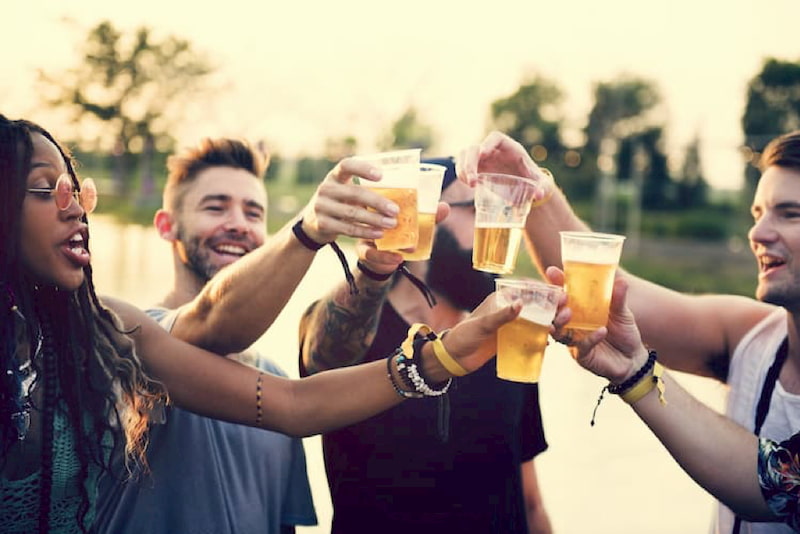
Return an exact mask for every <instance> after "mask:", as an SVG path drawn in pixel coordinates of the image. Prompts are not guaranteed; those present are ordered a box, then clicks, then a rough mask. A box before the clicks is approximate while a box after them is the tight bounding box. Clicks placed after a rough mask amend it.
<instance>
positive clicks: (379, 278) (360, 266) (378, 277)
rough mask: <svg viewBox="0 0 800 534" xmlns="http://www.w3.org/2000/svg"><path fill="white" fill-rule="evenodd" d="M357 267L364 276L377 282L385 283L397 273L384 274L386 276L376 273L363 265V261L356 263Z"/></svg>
mask: <svg viewBox="0 0 800 534" xmlns="http://www.w3.org/2000/svg"><path fill="white" fill-rule="evenodd" d="M356 267H358V270H359V271H361V272H362V273H364V276H366V277H367V278H369V279H370V280H375V281H376V282H385V281H386V280H388V279H389V278H391V277H392V276H394V273H396V272H397V271H392V272H390V273H384V274H381V273H376V272H375V271H373V270H372V269H370V268H369V267H367V266H366V265H364V264H363V263H361V260H359V261H357V262H356Z"/></svg>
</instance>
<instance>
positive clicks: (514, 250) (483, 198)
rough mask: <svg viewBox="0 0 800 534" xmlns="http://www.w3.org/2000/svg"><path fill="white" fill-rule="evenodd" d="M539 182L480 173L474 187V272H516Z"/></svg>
mask: <svg viewBox="0 0 800 534" xmlns="http://www.w3.org/2000/svg"><path fill="white" fill-rule="evenodd" d="M535 191H536V182H535V181H533V180H529V179H527V178H521V177H519V176H511V175H509V174H496V173H481V174H479V175H478V181H477V183H476V185H475V243H474V245H473V250H472V268H473V269H477V270H479V271H486V272H490V273H496V274H510V273H512V272H513V271H514V266H515V265H516V263H517V255H518V254H519V246H520V242H521V241H522V228H523V226H525V219H526V218H527V217H528V212H530V210H531V201H532V200H533V195H534V192H535Z"/></svg>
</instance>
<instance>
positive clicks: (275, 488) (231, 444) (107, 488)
mask: <svg viewBox="0 0 800 534" xmlns="http://www.w3.org/2000/svg"><path fill="white" fill-rule="evenodd" d="M168 167H169V171H170V173H169V178H168V182H167V186H166V189H165V191H164V206H163V209H161V210H159V211H158V213H157V214H156V216H155V225H156V228H157V229H158V231H159V233H160V235H161V236H162V237H163V238H164V239H166V240H168V241H170V242H172V244H173V256H174V261H173V263H174V275H175V276H174V285H173V288H172V290H171V291H170V292H169V293H168V294H167V295H166V296H165V298H164V299H163V301H162V303H161V305H160V306H159V307H157V308H153V309H151V310H149V311H148V313H149V314H150V315H151V316H152V317H153V318H155V319H156V320H157V321H158V322H159V323H160V324H161V325H162V326H163V327H164V328H165V329H167V330H169V331H171V332H172V333H173V334H174V335H176V336H177V337H181V338H183V339H186V340H187V341H192V340H193V338H192V335H193V334H192V329H193V328H196V325H197V324H198V323H199V322H202V320H201V318H202V317H208V321H209V322H210V321H212V320H213V321H215V324H224V320H223V319H224V318H223V319H220V318H216V317H213V316H211V315H210V314H211V313H212V312H213V307H212V306H211V305H210V302H213V300H211V301H210V300H209V296H208V288H207V287H206V286H207V285H210V284H208V282H209V280H211V278H212V277H214V276H215V275H216V274H217V272H219V271H220V270H222V269H223V268H224V267H226V266H227V265H230V264H232V263H234V262H237V261H239V260H240V259H241V258H243V257H245V256H252V257H256V254H249V253H250V252H252V251H254V250H255V249H257V248H259V247H261V246H262V245H263V244H264V242H265V239H266V210H267V194H266V189H265V187H264V183H263V181H262V179H261V176H263V173H264V170H265V168H266V158H265V157H264V156H263V155H262V154H260V153H258V152H257V151H255V150H253V149H251V148H250V147H249V145H247V144H245V143H243V142H240V141H235V140H230V139H216V140H205V141H204V142H203V143H201V144H200V145H199V146H198V147H196V148H194V149H190V150H188V151H186V152H185V153H183V154H180V155H178V156H173V157H172V158H170V160H169V163H168ZM285 243H286V246H285V247H284V248H283V249H279V250H277V251H275V252H274V254H273V256H274V257H273V259H274V260H275V261H276V265H278V264H280V263H279V261H280V260H282V261H283V266H284V267H287V268H291V266H292V264H291V261H292V258H291V257H287V256H288V255H289V254H292V250H289V252H288V253H286V254H284V251H285V250H286V249H289V248H290V247H295V248H298V247H302V245H301V244H299V243H296V240H286V242H285ZM300 253H302V254H306V252H305V251H302V250H301V252H300ZM259 254H260V253H259ZM258 259H259V263H260V267H259V268H260V269H261V270H262V271H263V270H265V269H267V268H268V267H265V266H264V264H265V263H266V262H267V261H268V260H267V259H265V258H258ZM239 267H240V266H237V270H238V271H242V273H241V274H246V273H247V272H248V270H247V265H246V264H245V263H244V262H243V263H242V265H241V267H242V268H241V269H240V268H239ZM293 276H294V275H293ZM275 278H277V276H276V277H273V279H272V280H274V281H275V283H276V284H279V283H280V280H275ZM237 279H244V278H243V277H240V278H237ZM239 285H242V284H239ZM226 287H227V286H226ZM261 293H271V294H272V296H273V297H274V296H275V295H276V294H279V293H280V291H279V290H276V291H274V292H267V291H262V292H261ZM289 294H291V293H290V292H289ZM253 298H256V295H253ZM284 303H285V301H282V300H281V299H280V298H278V299H277V302H276V303H275V304H274V305H273V306H272V308H270V311H269V313H272V311H273V310H274V312H275V315H277V312H278V311H279V310H280V308H281V307H282V306H283V304H284ZM253 306H254V307H253V309H254V312H255V311H256V310H263V309H264V308H265V306H266V305H265V304H264V301H260V302H254V303H253ZM272 318H273V319H274V317H272ZM261 320H262V322H264V319H263V317H262V318H261ZM268 322H271V321H268ZM223 333H224V329H219V335H220V336H221V335H222V334H223ZM212 348H213V347H212ZM228 357H229V358H235V359H238V360H240V361H242V362H244V363H247V364H250V365H256V366H258V367H259V368H261V369H263V370H265V371H266V372H270V373H273V374H278V375H284V376H285V373H284V372H283V371H282V370H281V369H280V368H279V367H278V366H277V365H275V364H274V363H272V362H270V361H268V360H266V359H264V358H261V357H258V355H256V354H255V353H254V352H253V351H251V350H247V351H244V352H242V353H239V354H232V355H229V356H228ZM253 395H254V398H255V391H254V392H253ZM147 458H148V463H149V472H145V471H141V472H136V473H134V476H133V478H132V479H131V480H118V478H115V477H113V476H105V477H103V479H102V480H101V483H100V494H99V500H98V515H97V521H96V525H95V528H96V529H97V531H98V532H100V533H109V534H110V533H114V534H120V533H130V534H134V533H136V534H139V533H143V532H146V533H149V534H175V533H192V534H199V533H209V534H211V533H213V534H233V533H237V534H242V533H244V534H248V533H259V534H264V533H274V534H279V533H287V532H293V531H294V527H295V525H315V524H316V523H317V517H316V513H315V510H314V505H313V501H312V499H311V490H310V487H309V482H308V476H307V473H306V460H305V453H304V450H303V444H302V441H301V440H300V439H298V438H291V437H289V436H286V435H284V434H279V433H276V432H270V431H265V430H261V429H257V428H250V427H246V426H242V425H236V424H231V423H227V422H223V421H218V420H215V419H209V418H206V417H201V416H199V415H196V414H193V413H191V412H188V411H185V410H181V409H179V408H176V407H173V406H168V407H166V408H165V413H164V418H163V421H162V422H161V423H159V424H154V425H152V426H151V428H150V443H149V446H148V450H147ZM118 476H119V474H117V477H118Z"/></svg>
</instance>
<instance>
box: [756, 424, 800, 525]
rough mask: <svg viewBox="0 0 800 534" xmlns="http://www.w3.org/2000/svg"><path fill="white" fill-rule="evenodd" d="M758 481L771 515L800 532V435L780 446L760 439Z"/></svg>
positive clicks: (783, 442)
mask: <svg viewBox="0 0 800 534" xmlns="http://www.w3.org/2000/svg"><path fill="white" fill-rule="evenodd" d="M758 482H759V484H760V486H761V494H762V495H763V496H764V500H765V501H766V502H767V506H769V508H770V510H772V513H774V514H775V515H776V516H778V517H780V518H781V520H782V521H784V522H785V523H787V524H788V525H789V526H791V527H792V528H793V529H794V530H795V531H797V532H800V516H799V515H798V514H800V506H798V504H800V503H799V502H798V500H799V499H800V433H797V434H795V435H794V436H792V437H791V438H789V439H787V440H786V441H782V442H781V443H776V442H775V441H772V440H769V439H766V438H761V439H759V442H758Z"/></svg>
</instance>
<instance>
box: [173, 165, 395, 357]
mask: <svg viewBox="0 0 800 534" xmlns="http://www.w3.org/2000/svg"><path fill="white" fill-rule="evenodd" d="M354 175H358V176H360V177H362V178H367V179H371V180H372V179H379V178H380V171H378V170H377V169H375V168H374V167H371V166H370V165H369V164H368V163H365V162H360V161H357V160H354V159H350V158H348V159H345V160H342V161H341V162H339V164H338V165H336V167H335V168H334V169H333V170H332V171H331V172H330V173H328V175H327V176H326V177H325V179H324V180H323V182H322V183H321V184H320V185H319V187H318V188H317V190H316V192H315V194H314V196H313V197H312V199H311V200H310V202H309V204H308V206H306V208H305V209H304V210H303V211H302V212H301V214H300V216H299V217H298V218H297V219H295V220H293V221H290V222H289V223H287V225H286V226H285V227H283V228H282V229H281V230H280V231H278V232H277V233H276V234H274V235H273V236H271V237H270V238H269V239H267V241H266V242H265V243H264V245H263V246H261V247H259V248H258V249H256V250H255V251H253V252H251V253H250V254H248V255H247V256H245V257H243V258H242V259H241V260H239V261H237V262H235V263H233V264H232V265H229V266H228V267H226V268H225V269H223V270H221V271H220V272H219V273H217V275H216V276H214V277H213V278H212V279H211V280H210V281H209V282H208V283H207V284H206V285H205V287H204V288H203V290H202V291H201V292H200V293H199V294H198V296H197V297H195V299H194V300H192V301H191V302H189V303H188V304H186V305H185V306H183V307H182V308H181V312H180V313H179V314H178V317H177V320H176V322H175V325H174V327H173V329H172V334H173V335H175V336H177V337H179V338H180V339H183V340H185V341H188V342H190V343H192V344H194V345H197V346H201V347H203V348H206V349H208V350H211V351H213V352H216V353H219V354H228V353H231V352H240V351H242V350H244V349H245V348H247V347H248V346H250V345H251V344H252V343H253V342H254V341H255V340H256V339H258V338H259V336H261V335H262V334H263V333H264V331H265V330H266V329H267V328H269V326H270V325H271V324H272V323H273V321H274V320H275V318H276V317H277V316H278V314H280V312H281V310H283V308H284V306H285V305H286V303H287V302H288V300H289V298H290V297H291V296H292V293H293V292H294V291H295V289H296V288H297V285H298V284H299V283H300V280H302V278H303V276H304V275H305V273H306V272H307V271H308V268H309V267H310V265H311V262H312V261H313V259H314V255H315V251H313V250H311V249H309V248H308V247H306V246H305V245H303V244H302V243H301V242H300V241H299V240H298V239H297V237H296V236H295V235H294V233H293V231H292V226H293V225H294V224H295V223H296V222H297V221H298V220H300V218H302V223H301V224H302V229H303V231H304V232H305V234H306V235H307V236H308V237H309V238H310V239H311V240H312V241H314V242H316V243H320V244H322V243H329V242H332V241H335V240H336V238H337V237H338V236H340V235H346V236H350V237H356V238H369V239H374V238H376V237H380V236H381V235H382V230H381V229H383V228H391V227H392V226H394V225H395V224H396V221H395V219H394V215H395V214H396V213H397V206H396V205H395V204H394V203H392V202H389V201H387V200H386V199H384V198H383V197H381V196H380V195H378V194H376V193H373V192H371V191H369V190H368V189H367V188H364V187H360V186H358V185H355V184H353V183H352V176H354ZM367 208H373V209H374V210H375V211H370V210H368V209H367Z"/></svg>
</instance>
